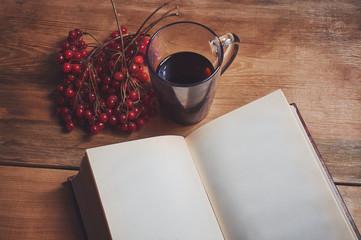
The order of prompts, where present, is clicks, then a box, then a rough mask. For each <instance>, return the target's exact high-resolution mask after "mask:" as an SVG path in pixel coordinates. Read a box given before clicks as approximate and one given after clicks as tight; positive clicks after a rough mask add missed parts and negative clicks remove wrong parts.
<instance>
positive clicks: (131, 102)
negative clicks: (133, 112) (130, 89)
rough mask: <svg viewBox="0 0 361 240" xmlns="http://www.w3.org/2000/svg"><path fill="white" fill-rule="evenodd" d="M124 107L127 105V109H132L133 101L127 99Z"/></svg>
mask: <svg viewBox="0 0 361 240" xmlns="http://www.w3.org/2000/svg"><path fill="white" fill-rule="evenodd" d="M125 105H127V107H128V108H131V107H133V101H132V100H130V99H127V100H126V101H125Z"/></svg>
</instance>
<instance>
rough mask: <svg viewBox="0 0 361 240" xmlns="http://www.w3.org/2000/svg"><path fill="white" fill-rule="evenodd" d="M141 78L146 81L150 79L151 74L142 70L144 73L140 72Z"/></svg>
mask: <svg viewBox="0 0 361 240" xmlns="http://www.w3.org/2000/svg"><path fill="white" fill-rule="evenodd" d="M140 78H141V80H142V81H144V82H146V81H148V80H149V75H148V73H146V72H142V73H141V74H140Z"/></svg>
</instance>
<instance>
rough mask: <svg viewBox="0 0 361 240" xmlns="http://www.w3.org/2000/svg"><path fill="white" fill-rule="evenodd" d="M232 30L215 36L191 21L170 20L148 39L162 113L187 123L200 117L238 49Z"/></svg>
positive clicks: (152, 69)
mask: <svg viewBox="0 0 361 240" xmlns="http://www.w3.org/2000/svg"><path fill="white" fill-rule="evenodd" d="M238 44H239V39H238V37H237V36H236V35H235V34H233V33H227V34H225V35H222V36H221V37H218V36H217V35H216V34H215V33H214V32H213V31H212V30H211V29H209V28H208V27H206V26H204V25H202V24H200V23H195V22H189V21H182V22H174V23H171V24H168V25H166V26H164V27H162V28H160V29H159V30H158V31H157V32H156V33H155V34H153V36H152V37H151V38H150V40H149V44H148V47H147V51H146V60H147V64H148V69H149V75H150V78H151V81H152V84H153V87H154V89H155V90H156V93H157V97H158V102H159V106H160V110H161V112H162V114H163V115H164V116H165V117H166V118H168V119H171V120H172V121H174V122H177V123H181V124H185V125H189V124H195V123H198V122H200V121H201V120H202V119H204V118H205V117H206V116H207V114H208V112H209V109H210V106H211V104H212V101H213V99H214V96H215V92H216V88H217V82H218V79H219V77H220V75H221V74H222V73H223V72H224V71H225V70H226V69H227V68H228V66H230V64H231V63H232V61H233V59H234V58H235V56H236V55H237V52H238Z"/></svg>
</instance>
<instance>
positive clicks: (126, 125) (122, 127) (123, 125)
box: [120, 123, 128, 132]
mask: <svg viewBox="0 0 361 240" xmlns="http://www.w3.org/2000/svg"><path fill="white" fill-rule="evenodd" d="M120 129H121V130H122V131H124V132H128V124H126V123H123V124H122V125H121V126H120Z"/></svg>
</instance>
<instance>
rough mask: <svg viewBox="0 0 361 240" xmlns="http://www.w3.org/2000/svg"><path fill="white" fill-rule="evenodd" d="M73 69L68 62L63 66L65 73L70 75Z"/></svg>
mask: <svg viewBox="0 0 361 240" xmlns="http://www.w3.org/2000/svg"><path fill="white" fill-rule="evenodd" d="M71 69H72V66H71V64H70V63H68V62H66V63H63V66H62V70H63V72H65V73H68V72H70V71H71Z"/></svg>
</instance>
